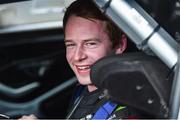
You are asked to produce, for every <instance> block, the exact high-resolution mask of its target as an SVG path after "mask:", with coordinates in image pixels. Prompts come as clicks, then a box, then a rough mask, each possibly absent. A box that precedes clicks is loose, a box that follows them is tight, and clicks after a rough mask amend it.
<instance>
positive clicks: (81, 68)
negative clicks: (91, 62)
mask: <svg viewBox="0 0 180 120" xmlns="http://www.w3.org/2000/svg"><path fill="white" fill-rule="evenodd" d="M78 68H79V69H80V70H85V69H89V68H90V67H89V66H83V67H78Z"/></svg>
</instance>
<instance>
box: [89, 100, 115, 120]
mask: <svg viewBox="0 0 180 120" xmlns="http://www.w3.org/2000/svg"><path fill="white" fill-rule="evenodd" d="M116 106H117V104H115V103H111V102H107V103H105V104H104V105H103V106H102V107H100V108H99V109H98V111H97V112H96V113H95V115H94V116H93V118H92V120H97V119H101V120H105V119H107V118H109V117H110V116H111V114H112V112H113V111H114V109H115V108H116Z"/></svg>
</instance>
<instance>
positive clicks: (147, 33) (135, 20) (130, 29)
mask: <svg viewBox="0 0 180 120" xmlns="http://www.w3.org/2000/svg"><path fill="white" fill-rule="evenodd" d="M93 2H94V3H95V4H96V5H97V6H98V8H99V9H100V10H101V11H102V13H104V14H105V15H107V16H108V17H109V18H110V19H112V21H113V22H114V23H115V24H116V25H117V26H118V27H119V28H121V29H122V30H123V31H124V32H125V33H126V34H127V36H128V37H129V38H130V40H132V41H133V42H134V43H135V44H136V46H137V48H138V49H140V50H143V51H146V50H148V49H150V50H152V51H153V53H155V54H156V55H157V56H158V57H159V58H160V59H161V60H162V61H163V62H164V63H165V64H166V65H167V66H168V67H169V68H170V69H172V70H174V72H175V77H174V80H173V85H172V90H171V95H170V96H171V97H170V103H169V105H170V112H169V118H173V119H180V111H179V107H180V94H179V93H180V53H179V44H178V43H177V42H176V41H175V40H174V38H173V37H171V36H170V35H169V34H168V33H167V32H166V31H165V30H164V29H163V28H162V27H161V26H160V25H159V24H158V23H157V22H156V21H155V20H154V19H153V18H152V17H151V16H150V15H148V13H146V12H145V11H144V10H143V9H142V8H141V7H140V5H139V4H138V3H137V2H136V1H134V0H93ZM159 45H161V47H159Z"/></svg>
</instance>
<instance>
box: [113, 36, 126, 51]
mask: <svg viewBox="0 0 180 120" xmlns="http://www.w3.org/2000/svg"><path fill="white" fill-rule="evenodd" d="M120 41H121V42H120V45H118V46H117V47H116V48H115V51H116V52H115V53H116V54H122V53H123V52H124V51H125V50H126V48H127V37H126V35H125V34H123V35H122V37H121V40H120Z"/></svg>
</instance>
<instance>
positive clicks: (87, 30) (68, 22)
mask: <svg viewBox="0 0 180 120" xmlns="http://www.w3.org/2000/svg"><path fill="white" fill-rule="evenodd" d="M63 25H64V36H65V45H66V58H67V61H68V63H69V65H70V67H71V68H72V70H73V71H74V73H75V75H76V77H77V79H78V81H79V83H80V84H81V85H84V86H85V87H86V88H85V90H84V91H83V92H82V94H81V95H80V97H78V98H77V99H76V100H75V102H74V105H73V106H72V109H71V111H70V114H69V115H68V118H72V119H80V118H85V119H97V118H98V119H108V118H119V116H120V117H121V118H123V117H124V116H126V115H127V114H128V115H130V114H129V111H127V107H124V106H120V105H117V104H116V103H112V102H111V101H109V100H108V99H107V97H106V96H105V95H104V94H103V90H100V89H98V88H97V87H96V86H95V85H93V84H92V82H91V80H90V70H91V66H92V65H93V64H94V63H95V62H96V61H97V60H99V59H101V58H103V57H105V56H107V55H111V54H122V53H123V52H124V51H125V49H126V47H127V39H126V36H125V35H124V34H123V33H122V31H120V30H119V28H118V27H117V26H115V25H114V24H113V23H112V22H111V21H110V20H109V19H108V18H107V17H106V16H104V15H103V14H102V13H101V12H100V11H99V10H98V9H97V8H96V6H95V5H94V3H93V2H92V1H91V0H77V1H75V2H74V3H72V4H71V5H70V6H69V7H68V8H67V11H66V13H65V16H64V19H63ZM104 105H106V106H111V105H112V106H113V108H111V110H110V111H111V112H110V113H108V114H106V113H105V114H106V115H105V116H104V117H102V115H100V116H99V115H98V114H99V112H98V111H101V109H100V108H101V107H104Z"/></svg>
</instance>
